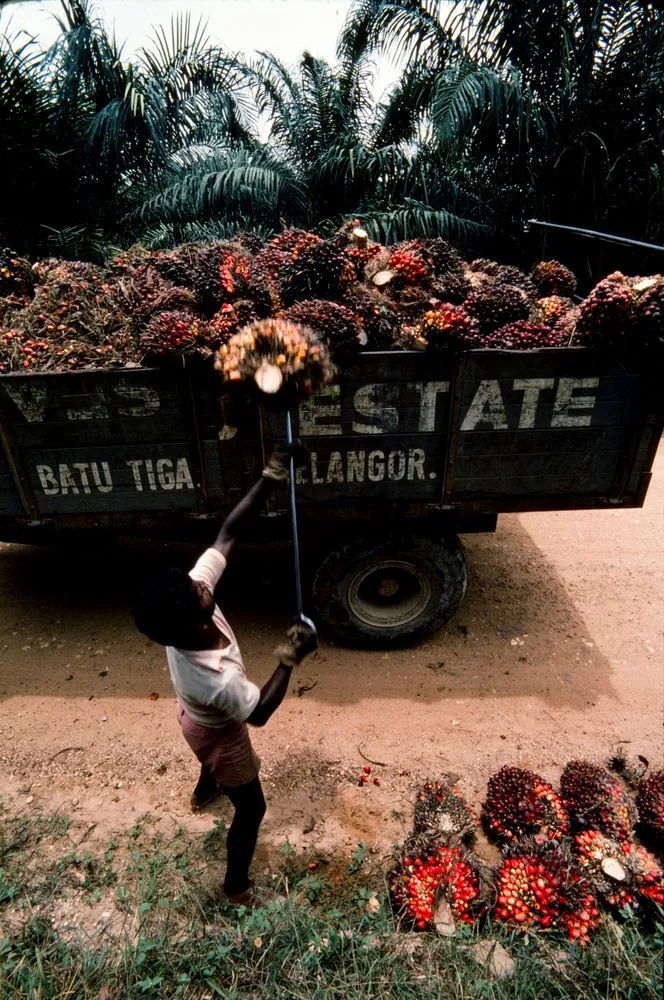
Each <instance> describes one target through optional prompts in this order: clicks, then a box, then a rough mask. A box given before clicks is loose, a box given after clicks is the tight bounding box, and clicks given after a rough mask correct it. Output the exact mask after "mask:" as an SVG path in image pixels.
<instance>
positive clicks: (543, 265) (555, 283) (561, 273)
mask: <svg viewBox="0 0 664 1000" xmlns="http://www.w3.org/2000/svg"><path fill="white" fill-rule="evenodd" d="M531 274H532V277H533V281H534V282H535V284H536V285H537V291H538V294H539V295H541V296H543V295H567V296H569V295H574V292H575V291H576V277H575V275H574V274H573V273H572V272H571V271H570V270H569V268H567V267H565V265H564V264H561V263H560V261H557V260H541V261H540V262H539V263H538V264H535V265H534V266H533V269H532V271H531Z"/></svg>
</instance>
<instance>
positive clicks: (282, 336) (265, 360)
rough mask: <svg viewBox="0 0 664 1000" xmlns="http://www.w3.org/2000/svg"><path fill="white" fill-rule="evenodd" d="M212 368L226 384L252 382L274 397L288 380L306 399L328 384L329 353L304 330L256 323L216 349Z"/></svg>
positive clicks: (285, 324) (285, 322)
mask: <svg viewBox="0 0 664 1000" xmlns="http://www.w3.org/2000/svg"><path fill="white" fill-rule="evenodd" d="M215 367H216V368H217V369H218V370H219V371H220V372H221V373H222V375H223V377H224V379H226V380H227V381H229V382H238V381H240V380H242V379H254V380H255V381H256V384H257V385H258V387H259V389H261V390H263V391H264V392H267V393H270V394H274V393H277V392H278V391H279V390H280V388H281V387H282V385H283V384H284V383H285V382H286V381H287V380H289V379H290V380H291V381H292V382H293V384H294V385H295V386H296V387H297V391H298V393H299V395H300V396H301V397H304V398H306V397H307V396H310V395H311V393H312V392H315V391H316V390H317V389H319V388H321V386H323V385H326V384H327V383H328V382H331V381H332V379H333V378H334V375H335V368H334V365H333V364H332V361H331V359H330V355H329V352H328V350H327V348H326V347H325V345H324V344H321V342H320V341H319V340H318V338H317V337H316V335H315V334H314V333H313V332H312V331H311V330H308V329H307V328H306V327H303V326H299V325H298V324H296V323H289V322H288V320H285V319H264V320H258V321H257V322H256V323H251V324H249V325H248V326H245V327H244V328H243V329H242V330H240V332H239V333H236V334H235V336H233V337H231V339H230V340H229V341H228V343H226V344H222V346H221V347H220V348H219V352H218V354H217V358H216V361H215Z"/></svg>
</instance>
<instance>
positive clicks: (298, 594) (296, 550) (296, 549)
mask: <svg viewBox="0 0 664 1000" xmlns="http://www.w3.org/2000/svg"><path fill="white" fill-rule="evenodd" d="M286 440H287V441H288V443H289V444H292V443H293V425H292V423H291V414H290V409H287V410H286ZM290 511H291V524H292V526H293V563H294V568H295V600H296V602H297V615H298V618H300V619H302V618H304V614H303V610H302V576H301V573H300V538H299V534H298V530H297V506H296V503H295V459H294V458H293V456H292V455H291V460H290Z"/></svg>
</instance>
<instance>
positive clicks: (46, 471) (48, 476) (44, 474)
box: [37, 465, 60, 497]
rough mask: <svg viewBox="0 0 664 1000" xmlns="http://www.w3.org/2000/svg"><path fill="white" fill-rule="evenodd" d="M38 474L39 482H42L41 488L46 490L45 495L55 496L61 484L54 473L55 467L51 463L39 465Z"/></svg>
mask: <svg viewBox="0 0 664 1000" xmlns="http://www.w3.org/2000/svg"><path fill="white" fill-rule="evenodd" d="M37 475H38V476H39V482H40V483H41V488H42V490H43V491H44V496H46V497H54V496H55V495H56V493H59V492H60V484H59V483H58V481H57V479H56V478H55V476H54V475H53V469H52V468H51V466H50V465H38V466H37Z"/></svg>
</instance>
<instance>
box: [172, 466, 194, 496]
mask: <svg viewBox="0 0 664 1000" xmlns="http://www.w3.org/2000/svg"><path fill="white" fill-rule="evenodd" d="M193 488H194V481H193V479H192V478H191V473H190V471H189V466H188V464H187V459H186V458H178V460H177V463H176V465H175V489H176V490H182V489H187V490H193Z"/></svg>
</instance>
